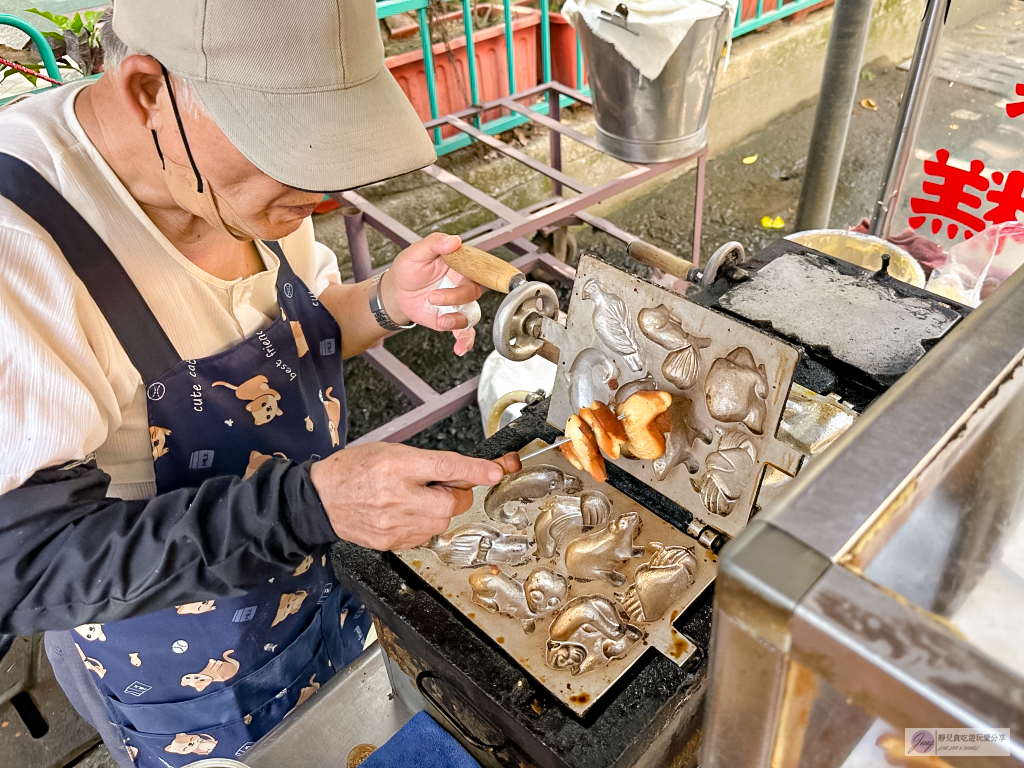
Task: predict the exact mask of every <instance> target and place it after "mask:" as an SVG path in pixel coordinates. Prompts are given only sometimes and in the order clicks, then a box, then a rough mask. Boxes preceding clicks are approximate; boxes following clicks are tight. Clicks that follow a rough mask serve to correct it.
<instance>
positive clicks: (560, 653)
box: [545, 595, 643, 675]
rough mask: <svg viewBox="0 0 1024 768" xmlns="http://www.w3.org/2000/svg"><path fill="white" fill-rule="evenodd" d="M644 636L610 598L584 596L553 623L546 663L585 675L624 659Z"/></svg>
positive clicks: (559, 614) (578, 598)
mask: <svg viewBox="0 0 1024 768" xmlns="http://www.w3.org/2000/svg"><path fill="white" fill-rule="evenodd" d="M642 637H643V632H641V631H640V629H639V628H638V627H635V626H633V625H632V624H630V623H629V617H628V616H626V614H625V613H624V612H623V611H622V610H621V609H620V608H619V607H618V606H617V605H616V604H615V602H614V601H613V600H612V599H611V598H608V597H605V596H604V595H584V596H582V597H577V598H574V599H572V600H570V601H569V602H568V603H566V605H565V607H564V608H563V609H562V610H561V611H560V612H559V613H558V615H557V616H556V617H555V619H554V621H552V622H551V627H550V629H549V630H548V642H547V654H546V658H545V661H546V662H547V664H548V666H549V667H551V668H552V669H558V670H568V671H569V672H570V673H571V674H572V675H582V674H585V673H587V672H590V671H591V670H594V669H599V668H601V667H603V666H605V665H606V664H608V662H610V661H614V660H615V659H621V658H622V657H623V656H625V655H626V654H627V653H629V650H630V648H632V647H633V645H634V644H635V643H636V642H637V641H639V640H640V639H641V638H642Z"/></svg>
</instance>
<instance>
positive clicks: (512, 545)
mask: <svg viewBox="0 0 1024 768" xmlns="http://www.w3.org/2000/svg"><path fill="white" fill-rule="evenodd" d="M423 546H424V547H425V548H427V549H429V550H431V551H432V552H433V553H434V554H435V555H437V556H438V557H439V558H440V559H441V562H443V563H445V564H447V565H450V566H452V567H453V568H472V567H473V566H477V565H486V564H488V563H491V564H497V563H503V564H507V565H522V564H523V563H525V562H526V561H527V559H528V557H529V555H528V550H529V546H530V540H529V539H528V538H527V537H526V536H516V535H508V534H505V533H502V532H501V531H499V530H498V529H497V528H494V527H493V526H490V525H486V524H485V523H469V524H467V525H460V526H458V527H457V528H452V529H451V530H450V531H446V532H445V533H442V534H440V535H438V536H433V537H431V539H430V541H428V542H427V543H426V544H424V545H423Z"/></svg>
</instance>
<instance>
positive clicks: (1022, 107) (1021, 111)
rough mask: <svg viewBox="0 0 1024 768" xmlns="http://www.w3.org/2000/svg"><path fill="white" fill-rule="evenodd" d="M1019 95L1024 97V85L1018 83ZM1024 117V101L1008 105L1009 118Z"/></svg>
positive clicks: (1007, 113) (1007, 114)
mask: <svg viewBox="0 0 1024 768" xmlns="http://www.w3.org/2000/svg"><path fill="white" fill-rule="evenodd" d="M1017 95H1018V96H1024V83H1017ZM1021 115H1024V101H1014V102H1012V103H1010V104H1007V105H1006V116H1007V117H1009V118H1011V119H1012V118H1014V117H1020V116H1021Z"/></svg>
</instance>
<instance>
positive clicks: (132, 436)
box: [0, 86, 341, 499]
mask: <svg viewBox="0 0 1024 768" xmlns="http://www.w3.org/2000/svg"><path fill="white" fill-rule="evenodd" d="M81 89H82V86H64V87H61V88H57V89H54V90H53V91H51V92H49V93H45V94H40V95H37V96H32V97H30V98H28V99H26V100H24V101H22V102H20V103H18V104H16V105H14V106H12V107H9V108H7V109H5V110H3V111H0V152H4V153H6V154H9V155H13V156H15V157H17V158H19V159H21V160H23V161H25V162H27V163H28V164H29V165H31V166H32V167H33V168H35V169H36V170H37V171H39V172H40V173H41V174H42V175H43V177H44V178H46V179H47V180H48V181H49V182H50V183H51V184H52V185H53V186H54V187H55V188H56V189H57V190H58V191H59V192H60V193H61V194H62V195H63V196H64V197H65V199H66V200H67V201H68V202H69V203H71V205H72V206H73V207H74V208H75V209H76V210H77V211H78V212H79V213H80V214H81V215H82V217H83V218H84V219H85V220H86V221H87V222H88V223H89V225H90V226H91V227H92V228H93V229H95V230H96V232H97V234H99V236H100V237H101V238H102V239H103V240H104V241H105V242H106V244H107V245H108V247H110V249H111V250H112V251H113V252H114V254H115V255H116V256H117V258H118V260H119V261H120V262H121V264H122V265H123V266H124V268H125V270H126V271H127V272H128V275H129V276H130V277H131V279H132V280H133V281H134V283H135V285H136V286H137V287H138V289H139V291H140V292H141V294H142V296H143V298H144V299H145V300H146V303H147V304H148V305H149V307H150V309H151V310H152V311H153V314H154V315H155V316H156V318H157V320H158V321H159V322H160V324H161V326H162V327H163V329H164V331H165V332H166V334H167V336H168V338H170V340H171V343H172V344H174V347H175V348H176V349H177V351H178V353H179V355H181V357H182V358H183V359H198V358H202V357H207V356H209V355H213V354H216V353H218V352H221V351H222V350H224V349H227V348H229V347H231V346H234V345H235V344H237V343H239V342H241V341H242V340H243V339H246V338H248V337H250V336H252V335H253V334H255V333H257V332H258V331H260V330H263V329H264V328H266V327H267V326H268V325H269V324H270V323H271V322H272V321H273V320H274V319H275V318H276V317H277V316H278V304H277V291H276V283H277V271H278V264H279V262H278V259H277V257H276V256H275V255H274V254H273V253H272V252H271V251H270V250H269V249H268V248H266V247H265V246H264V245H263V244H262V243H257V246H258V248H259V250H260V255H261V256H262V258H263V260H264V263H265V265H266V270H265V271H263V272H261V273H259V274H257V275H254V276H252V277H249V278H245V279H241V280H235V281H225V280H220V279H218V278H216V277H213V276H212V275H210V274H207V273H206V272H204V271H202V270H201V269H199V268H198V267H196V266H195V265H194V264H192V263H191V262H189V261H188V260H187V259H186V258H185V257H184V256H183V255H182V254H181V253H180V252H179V251H178V250H177V249H176V248H174V246H173V245H171V243H170V242H169V241H168V240H167V238H166V237H164V235H163V234H162V233H161V232H160V231H159V230H158V229H157V228H156V226H155V225H154V224H153V222H152V221H151V220H150V219H149V217H148V216H147V215H146V214H145V212H144V211H143V210H142V209H141V208H140V207H139V205H138V203H136V202H135V200H134V199H132V197H131V195H130V194H129V193H128V190H127V189H126V188H125V187H124V185H123V184H122V183H121V182H120V180H119V179H118V178H117V176H116V175H115V174H114V172H113V171H112V170H111V169H110V166H108V165H107V163H106V162H105V161H104V160H103V157H102V156H101V155H100V153H99V152H98V151H97V149H96V147H95V146H94V145H93V144H92V142H91V141H90V140H89V138H88V137H87V136H86V134H85V131H84V130H83V129H82V126H81V124H80V123H79V121H78V119H77V117H76V116H75V112H74V100H75V96H76V95H77V94H78V93H79V92H80V91H81ZM153 162H154V164H155V163H158V162H159V160H158V158H157V155H156V150H155V149H154V151H153ZM281 246H282V248H283V249H284V252H285V254H286V255H287V257H288V262H289V264H290V265H291V267H292V269H293V270H294V271H295V273H296V275H297V276H298V277H299V278H300V279H301V280H302V281H303V282H304V283H306V285H307V286H308V287H309V289H310V290H311V291H312V292H313V293H314V294H316V295H319V294H320V293H321V292H322V291H323V290H324V289H325V288H326V287H327V285H328V284H330V283H335V282H340V281H341V276H340V274H339V271H338V264H337V260H336V258H335V255H334V253H333V252H331V250H330V249H329V248H327V247H326V246H324V245H321V244H319V243H316V242H315V241H314V240H313V226H312V223H311V222H310V221H309V220H306V221H305V222H303V225H302V227H301V228H300V229H299V230H298V231H297V232H295V233H294V234H293V235H291V236H289V237H287V238H285V239H284V240H282V241H281ZM0 393H2V394H0V494H2V493H5V492H7V491H8V490H10V489H12V488H16V487H18V486H19V485H21V484H22V483H23V482H24V481H25V480H26V479H27V478H28V477H29V476H31V475H32V474H33V473H34V472H36V471H37V470H39V469H41V468H43V467H48V466H53V465H57V464H62V463H66V462H70V461H75V460H78V459H81V458H83V457H84V456H86V455H87V454H90V453H94V452H95V453H96V458H97V463H98V465H99V467H100V468H101V469H103V470H104V471H105V472H107V473H108V474H109V475H110V476H111V479H112V482H111V486H110V489H109V493H110V495H111V496H116V497H120V498H125V499H143V498H148V497H150V496H152V495H153V494H154V493H155V490H156V486H155V481H154V474H153V456H152V448H151V443H150V435H149V421H148V417H147V413H146V399H145V393H144V390H143V387H142V378H141V376H140V375H139V373H138V371H137V370H136V369H135V367H134V366H133V365H132V364H131V361H130V360H129V359H128V356H127V355H126V354H125V351H124V349H123V348H122V347H121V344H120V343H119V342H118V340H117V338H116V337H115V336H114V333H113V331H112V330H111V328H110V326H109V325H108V323H107V321H106V320H105V319H104V317H103V316H102V314H101V313H100V311H99V309H98V307H97V306H96V304H95V303H94V302H93V300H92V298H91V297H90V296H89V293H88V291H87V290H86V289H85V286H84V285H83V284H82V282H81V281H80V280H79V279H78V278H77V277H76V276H75V274H74V272H72V270H71V268H70V266H68V263H67V261H66V260H65V259H64V256H63V255H62V254H61V252H60V251H59V250H58V249H57V246H56V244H55V243H54V242H53V239H52V238H51V237H50V236H49V235H48V234H47V233H46V231H45V230H43V229H42V227H40V226H39V225H38V224H37V223H36V222H35V221H34V220H32V219H31V218H30V217H29V216H28V215H26V214H25V213H24V212H23V211H22V210H21V209H20V208H18V207H17V206H15V205H14V204H13V203H11V202H10V201H8V200H6V199H4V198H0Z"/></svg>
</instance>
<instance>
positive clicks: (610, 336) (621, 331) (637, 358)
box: [580, 278, 645, 405]
mask: <svg viewBox="0 0 1024 768" xmlns="http://www.w3.org/2000/svg"><path fill="white" fill-rule="evenodd" d="M580 295H581V296H582V297H583V299H584V301H592V302H593V303H594V330H595V331H597V338H599V339H600V340H601V343H602V344H603V345H604V346H605V347H607V348H608V349H610V350H611V351H612V352H615V353H617V354H618V355H619V356H620V357H621V358H622V359H623V360H624V361H625V362H626V365H627V366H628V367H629V370H631V371H633V372H634V373H640V371H642V370H643V369H644V366H645V363H644V359H643V357H642V355H641V353H640V345H639V344H638V343H637V340H636V333H635V332H634V331H633V321H632V319H631V318H630V316H629V310H628V309H627V307H626V302H624V301H623V300H622V298H621V297H620V296H618V295H617V294H614V293H610V292H608V291H605V290H604V289H603V288H602V287H601V284H600V283H599V282H598V281H597V280H596V279H594V278H591V279H589V280H587V281H586V282H585V283H584V284H583V290H582V291H581V292H580ZM583 405H589V403H583Z"/></svg>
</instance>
